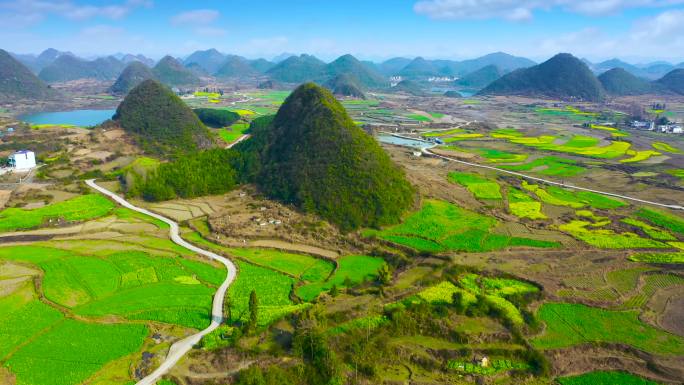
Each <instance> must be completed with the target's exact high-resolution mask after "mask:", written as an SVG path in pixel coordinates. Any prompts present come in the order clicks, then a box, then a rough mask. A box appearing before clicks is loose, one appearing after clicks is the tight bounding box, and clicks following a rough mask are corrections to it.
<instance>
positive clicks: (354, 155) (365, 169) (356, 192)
mask: <svg viewBox="0 0 684 385" xmlns="http://www.w3.org/2000/svg"><path fill="white" fill-rule="evenodd" d="M251 131H252V138H251V139H250V140H247V141H245V142H243V143H241V144H240V145H238V146H237V149H238V151H240V152H241V153H242V156H243V159H245V163H244V164H245V166H243V167H245V168H246V170H242V173H243V175H251V176H252V177H253V179H254V180H255V182H256V183H257V185H258V187H259V189H260V190H261V191H263V192H264V193H265V194H266V195H268V196H270V197H271V198H275V199H279V200H281V201H284V202H287V203H293V204H295V205H297V206H299V207H301V208H303V209H304V210H306V211H310V212H315V213H317V214H319V215H320V216H321V217H323V218H325V219H327V220H329V221H330V222H332V223H335V224H336V225H338V226H339V227H340V228H341V229H343V230H352V229H356V228H359V227H362V226H372V227H378V226H382V225H386V224H391V223H396V222H398V221H399V219H400V218H401V215H402V213H403V212H404V211H405V210H406V209H407V208H409V207H410V206H411V205H412V203H413V200H414V190H413V187H412V186H411V185H410V184H409V183H408V182H407V181H406V178H405V175H404V172H403V171H402V170H401V169H400V168H398V167H397V166H396V165H394V164H393V163H392V161H391V160H390V158H389V156H388V155H387V154H386V153H385V152H384V151H383V150H382V148H380V145H379V144H378V143H377V142H376V141H375V140H374V139H373V138H372V137H371V136H369V135H368V134H366V133H365V132H364V131H363V130H361V129H360V128H359V127H357V126H356V125H355V124H354V122H353V121H352V120H351V118H350V117H349V115H348V114H347V112H346V110H345V109H344V107H343V106H342V105H341V104H340V103H339V102H338V101H337V100H336V99H335V97H334V96H333V95H332V94H331V93H330V92H329V91H327V90H326V89H324V88H322V87H319V86H317V85H315V84H313V83H307V84H304V85H301V86H300V87H299V88H297V89H296V90H295V91H294V92H293V93H292V94H291V95H290V96H289V97H288V98H287V99H286V100H285V103H284V104H283V105H282V106H281V107H280V110H279V111H278V113H277V115H276V116H275V118H273V119H272V120H271V118H265V119H257V121H255V124H253V126H252V130H251Z"/></svg>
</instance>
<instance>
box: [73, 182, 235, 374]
mask: <svg viewBox="0 0 684 385" xmlns="http://www.w3.org/2000/svg"><path fill="white" fill-rule="evenodd" d="M86 184H87V185H88V186H90V187H91V188H93V189H95V190H97V191H98V192H100V193H102V194H104V195H106V196H107V197H109V198H111V199H112V200H114V201H115V202H116V203H118V204H120V205H121V206H124V207H126V208H128V209H131V210H134V211H137V212H139V213H142V214H145V215H148V216H150V217H152V218H155V219H158V220H160V221H162V222H165V223H167V224H168V225H169V235H170V237H171V240H172V241H173V242H174V243H176V244H177V245H179V246H182V247H184V248H186V249H188V250H191V251H193V252H195V253H197V254H200V255H203V256H205V257H208V258H210V259H213V260H215V261H218V262H220V263H221V264H223V265H224V266H225V267H226V269H227V271H228V273H227V275H226V280H225V281H224V282H223V283H222V284H221V286H220V287H219V288H218V290H217V291H216V294H215V295H214V302H213V305H212V311H211V318H212V319H211V323H210V324H209V327H207V328H206V329H204V330H202V331H200V332H199V333H196V334H193V335H191V336H188V337H186V338H184V339H182V340H180V341H178V342H176V343H174V344H173V345H171V348H170V349H169V353H168V354H167V356H166V359H165V360H164V362H162V364H161V365H160V366H159V367H158V368H157V369H156V370H155V371H154V372H152V373H151V374H149V375H148V376H147V377H145V378H143V379H142V380H140V381H138V382H137V384H136V385H154V384H155V383H156V382H157V381H158V380H159V379H161V377H162V376H163V375H164V374H166V373H168V371H169V370H171V368H173V367H174V366H175V365H176V363H178V361H180V359H181V358H183V356H184V355H185V354H186V353H187V352H189V351H190V350H191V349H192V347H193V346H194V345H196V344H197V343H199V341H200V340H201V339H202V337H204V336H205V335H207V334H209V333H211V332H212V331H214V330H216V329H217V328H218V327H219V325H221V322H222V321H223V301H224V298H225V296H226V292H227V291H228V287H230V284H231V283H233V281H234V280H235V277H236V275H237V269H236V268H235V265H234V264H233V262H231V261H230V260H229V259H227V258H225V257H223V256H221V255H219V254H216V253H213V252H211V251H208V250H204V249H201V248H199V247H197V246H195V245H193V244H190V243H189V242H186V241H185V240H184V239H183V238H181V236H180V232H179V226H178V223H176V222H175V221H172V220H171V219H168V218H166V217H164V216H161V215H159V214H156V213H153V212H151V211H149V210H146V209H144V208H140V207H137V206H135V205H133V204H131V203H129V202H128V201H127V200H125V199H124V198H122V197H120V196H118V195H116V194H115V193H113V192H111V191H109V190H107V189H106V188H104V187H100V186H98V185H97V184H96V183H95V179H89V180H86Z"/></svg>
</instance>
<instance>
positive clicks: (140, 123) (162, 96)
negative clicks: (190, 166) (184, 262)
mask: <svg viewBox="0 0 684 385" xmlns="http://www.w3.org/2000/svg"><path fill="white" fill-rule="evenodd" d="M114 120H116V121H118V122H119V124H120V125H121V127H123V129H124V130H125V131H126V132H128V133H130V134H132V135H133V136H134V137H135V139H136V141H137V142H138V144H139V145H140V146H141V147H142V148H143V149H145V150H146V151H148V152H150V153H154V154H157V155H162V156H173V155H175V154H177V153H185V152H190V151H194V150H197V149H201V148H207V147H209V146H210V145H211V143H212V140H211V135H210V133H209V130H208V129H207V128H206V127H205V126H204V125H203V124H202V122H201V121H200V120H199V118H198V117H197V115H195V113H194V112H193V111H192V110H191V109H190V107H188V106H187V105H186V104H185V103H184V102H183V101H182V100H181V99H180V98H179V97H178V96H176V94H174V93H173V92H172V91H171V90H170V89H169V88H167V87H166V86H164V85H163V84H161V83H159V82H158V81H156V80H151V79H148V80H145V81H143V82H142V83H140V84H139V85H138V86H137V87H135V88H133V89H132V90H131V92H129V93H128V95H127V96H126V98H125V99H124V100H123V102H121V104H120V105H119V107H118V108H117V110H116V114H115V115H114Z"/></svg>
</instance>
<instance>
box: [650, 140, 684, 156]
mask: <svg viewBox="0 0 684 385" xmlns="http://www.w3.org/2000/svg"><path fill="white" fill-rule="evenodd" d="M651 145H652V146H653V148H654V149H656V150H658V151H662V152H669V153H670V154H684V151H682V150H680V149H678V148H676V147H674V146H672V145H670V144H668V143H665V142H653V143H651Z"/></svg>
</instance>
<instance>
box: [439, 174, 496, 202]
mask: <svg viewBox="0 0 684 385" xmlns="http://www.w3.org/2000/svg"><path fill="white" fill-rule="evenodd" d="M449 181H450V182H452V183H457V184H460V185H461V186H463V187H465V188H467V189H468V191H470V192H471V193H473V195H475V198H478V199H496V200H499V199H502V196H501V187H500V186H499V184H498V183H497V182H496V181H494V180H491V179H487V178H484V177H481V176H479V175H477V174H470V173H465V172H450V173H449Z"/></svg>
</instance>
